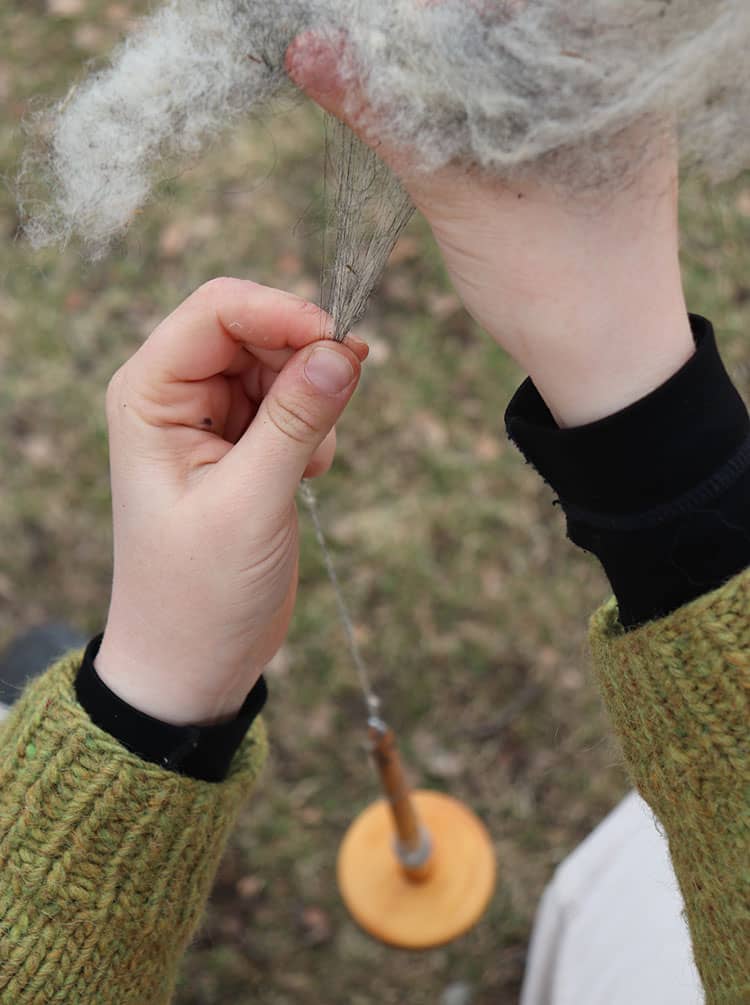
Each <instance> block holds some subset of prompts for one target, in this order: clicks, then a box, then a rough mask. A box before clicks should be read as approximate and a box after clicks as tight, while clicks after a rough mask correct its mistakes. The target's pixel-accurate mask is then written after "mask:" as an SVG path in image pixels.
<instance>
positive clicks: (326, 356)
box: [305, 346, 354, 394]
mask: <svg viewBox="0 0 750 1005" xmlns="http://www.w3.org/2000/svg"><path fill="white" fill-rule="evenodd" d="M305 376H306V377H307V379H308V380H309V381H310V383H311V384H314V385H315V387H317V388H318V390H319V391H323V393H324V394H338V393H339V391H343V390H344V388H345V387H348V386H349V385H350V384H351V382H352V381H353V380H354V369H353V367H352V365H351V363H350V362H349V360H348V359H347V358H346V356H342V355H341V353H338V352H336V351H335V350H333V349H324V348H323V346H318V347H316V348H315V349H313V351H312V352H311V353H310V355H309V357H308V360H307V362H306V363H305Z"/></svg>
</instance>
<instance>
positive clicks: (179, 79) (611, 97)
mask: <svg viewBox="0 0 750 1005" xmlns="http://www.w3.org/2000/svg"><path fill="white" fill-rule="evenodd" d="M306 28H313V29H315V30H316V31H318V32H320V33H323V34H329V35H330V36H331V37H332V38H336V39H341V37H342V35H343V36H345V37H346V39H347V45H346V50H345V56H344V60H343V65H342V74H343V76H344V78H345V79H348V80H350V81H352V82H353V81H354V80H355V79H356V80H357V81H358V82H359V83H360V85H361V86H362V88H363V89H364V92H365V94H366V95H367V97H368V98H369V101H370V104H371V106H372V107H373V108H374V109H375V112H376V114H378V115H380V117H381V119H382V123H383V129H384V131H385V132H387V133H388V134H389V139H393V140H396V141H397V142H403V143H408V144H409V145H410V146H411V147H412V148H415V147H416V149H418V150H419V153H420V157H421V160H422V164H423V167H424V170H426V171H429V170H433V169H435V168H438V167H440V166H441V165H444V164H446V163H447V162H451V161H461V162H466V163H471V164H473V165H479V166H480V167H481V168H483V169H485V170H487V171H489V172H493V173H495V174H497V175H499V176H512V175H513V174H514V173H516V172H519V171H525V170H527V169H529V168H531V169H533V168H534V167H535V165H537V166H539V167H540V168H543V170H545V171H546V172H548V173H550V172H551V174H552V176H553V180H554V176H557V180H559V181H560V183H561V184H564V185H573V186H576V187H586V186H593V185H598V184H601V183H602V180H605V181H607V182H610V181H611V182H616V180H617V176H618V172H619V171H620V170H621V168H620V166H619V165H618V163H617V161H616V159H615V158H613V157H612V155H611V154H610V153H609V152H608V151H609V150H610V149H611V147H610V145H608V140H609V139H611V138H612V137H613V136H615V135H616V134H618V133H619V132H620V131H622V130H623V129H625V128H627V127H628V126H629V125H631V124H633V123H634V122H636V121H638V120H639V119H641V118H643V117H644V116H647V115H648V116H652V117H653V118H654V121H658V122H662V123H669V124H670V125H673V126H674V127H675V128H676V131H677V134H678V136H679V139H680V144H681V154H682V157H683V160H684V162H685V163H689V164H690V165H693V166H697V167H698V168H700V169H702V170H704V171H705V172H707V173H708V174H709V175H711V176H713V177H715V178H717V179H718V178H722V177H727V176H730V175H733V174H735V173H737V172H738V171H739V170H741V169H743V168H745V167H747V166H748V165H749V164H750V122H748V118H749V109H750V69H749V57H748V53H750V3H748V0H494V2H493V0H445V2H437V0H391V2H386V0H307V2H304V0H263V2H260V0H170V2H168V3H167V4H165V5H164V6H163V7H161V8H160V9H158V10H157V11H156V12H155V13H154V14H153V15H151V16H150V17H149V18H147V19H145V20H144V21H143V22H142V23H141V24H140V26H139V27H138V28H137V30H136V31H135V32H134V33H133V34H132V36H131V37H129V38H128V39H126V40H125V41H124V42H123V43H122V45H121V46H120V47H119V48H118V49H117V50H116V51H115V52H114V53H113V55H112V58H111V61H110V63H109V65H108V66H106V67H104V68H102V69H101V70H99V71H98V72H95V73H94V74H93V75H92V76H90V77H89V78H88V79H87V80H85V81H84V82H83V83H81V84H80V85H79V86H77V87H76V88H74V89H73V90H72V91H71V93H70V94H68V96H67V97H66V98H65V99H64V100H62V101H61V102H60V103H59V104H57V105H56V106H54V107H52V108H50V109H48V110H47V111H46V112H42V113H40V114H39V115H38V117H37V119H36V120H35V121H34V122H33V123H32V132H34V133H35V134H36V138H35V139H34V140H33V141H32V144H31V148H30V152H29V154H28V156H27V159H26V161H25V163H24V165H23V168H22V176H21V184H20V191H21V193H22V195H21V201H22V203H23V205H22V210H23V212H24V216H25V219H26V228H27V233H28V234H29V236H30V238H31V239H32V241H33V242H34V243H35V244H36V245H43V244H48V243H52V242H60V241H62V242H65V241H66V240H67V239H68V238H70V237H71V236H72V235H73V234H74V233H75V234H77V235H79V236H80V237H81V238H82V239H83V241H84V242H85V243H86V244H87V245H88V248H89V250H90V251H91V252H92V253H93V254H94V255H96V254H98V253H101V252H102V251H104V250H105V249H106V247H107V245H108V244H109V242H110V241H111V239H112V238H113V237H114V236H116V235H117V234H118V233H119V232H121V231H122V230H123V229H124V228H126V227H127V225H128V223H129V222H130V221H131V220H132V218H133V214H134V213H135V211H136V210H137V209H138V208H139V207H140V206H141V205H142V204H143V203H144V202H145V201H146V200H147V199H148V196H149V193H150V191H151V189H152V187H153V185H154V182H155V181H156V180H158V179H159V178H160V177H163V176H164V175H165V174H167V173H168V172H169V171H170V170H174V168H175V166H176V165H178V164H179V163H180V162H181V161H183V160H184V159H186V158H194V157H196V156H197V155H198V154H199V153H200V151H201V150H202V149H203V148H204V147H205V146H206V145H207V144H210V143H211V142H212V141H213V140H214V139H215V138H216V137H217V136H218V135H219V133H220V132H221V130H223V129H225V128H226V127H227V126H230V125H232V124H237V123H238V122H239V121H241V119H242V118H243V117H244V116H246V115H248V114H250V113H255V112H257V111H259V110H261V109H262V108H263V107H265V106H266V105H268V103H269V102H270V101H271V100H272V99H273V98H274V97H275V96H276V95H278V94H279V93H280V92H282V91H283V90H284V89H286V88H290V87H291V85H290V84H289V83H288V81H287V79H286V77H285V74H284V72H283V57H284V53H285V51H286V48H287V46H288V44H289V43H290V42H291V41H292V40H293V39H294V38H295V37H296V35H298V34H299V32H300V31H302V30H304V29H306ZM352 151H353V148H350V149H349V150H348V152H346V153H345V158H344V159H345V163H344V168H343V170H344V172H345V173H346V172H347V171H350V169H351V167H352V164H353V163H354V162H353V161H352V159H351V158H352V157H353V156H355V154H354V153H353V152H352ZM356 156H359V155H356ZM347 164H348V167H347ZM355 166H356V167H357V170H360V169H361V168H362V165H361V164H358V165H355ZM40 179H41V181H42V183H43V186H44V188H43V192H42V194H41V195H39V193H38V192H36V193H35V196H34V198H31V197H30V196H28V195H26V196H25V197H24V195H23V193H24V191H25V188H26V183H27V182H28V181H29V180H32V181H33V182H34V185H35V186H37V188H38V183H39V181H40ZM350 180H351V179H350ZM388 200H389V204H390V205H391V209H390V210H389V213H390V216H391V217H392V223H391V226H392V227H393V226H396V225H398V226H401V225H402V224H403V217H404V214H405V213H406V214H407V218H408V213H407V210H406V205H405V203H404V201H403V196H402V195H399V194H398V187H397V186H396V187H395V189H394V190H393V191H392V192H391V193H390V195H389V196H388ZM394 200H395V201H394ZM387 215H388V214H387ZM391 243H392V242H391ZM382 250H383V249H382V248H381V249H380V251H381V252H382Z"/></svg>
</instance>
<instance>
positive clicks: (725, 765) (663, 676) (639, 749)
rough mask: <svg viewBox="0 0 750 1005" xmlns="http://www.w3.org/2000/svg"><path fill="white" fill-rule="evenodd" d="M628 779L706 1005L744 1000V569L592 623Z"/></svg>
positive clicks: (747, 598) (748, 780) (747, 961)
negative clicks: (669, 878)
mask: <svg viewBox="0 0 750 1005" xmlns="http://www.w3.org/2000/svg"><path fill="white" fill-rule="evenodd" d="M591 648H592V654H593V662H594V668H595V671H596V675H597V678H598V680H599V682H600V686H601V689H602V693H603V695H604V700H605V703H606V706H607V709H608V712H609V715H610V717H611V720H612V723H613V726H614V728H615V730H616V732H617V734H618V736H619V738H620V741H621V744H622V749H623V753H624V755H625V760H626V763H627V766H628V770H629V772H630V775H631V778H632V779H633V782H634V783H635V785H636V787H637V788H638V790H639V791H640V793H641V795H642V796H643V797H644V799H645V800H646V801H647V802H648V803H649V805H650V806H651V808H652V809H653V810H654V812H655V814H656V816H657V817H658V819H659V822H660V824H661V826H662V827H663V828H664V832H665V833H666V835H667V838H668V840H669V849H670V854H671V857H672V862H673V864H674V869H675V873H676V875H677V879H678V881H679V883H680V888H681V890H682V895H683V898H684V901H685V909H686V916H687V921H688V925H689V927H690V933H691V938H692V943H693V952H694V955H695V960H696V964H697V966H698V970H699V972H700V975H701V979H702V981H703V985H704V988H705V991H706V1001H707V1003H708V1005H740V1003H744V1002H747V1001H748V1000H750V956H749V955H748V946H750V881H749V880H748V861H749V860H750V804H749V803H748V792H750V750H749V744H748V722H749V721H750V572H745V573H743V574H742V575H740V576H738V577H736V578H735V579H733V580H732V581H731V582H730V583H728V584H726V585H725V586H723V587H722V588H721V589H719V590H717V591H715V592H713V593H710V594H707V595H706V596H703V597H700V598H699V599H697V600H695V601H693V602H692V603H690V604H687V605H685V606H684V607H681V608H680V609H679V610H677V611H676V612H674V613H673V614H671V615H669V616H668V617H666V618H663V619H661V620H659V621H654V622H651V623H649V624H647V625H644V626H643V627H642V628H639V629H637V630H635V631H633V632H627V633H626V632H624V631H623V629H622V626H621V625H620V623H619V621H618V618H617V608H616V605H615V604H614V602H611V603H609V604H608V605H606V606H605V607H603V608H602V609H601V610H600V611H599V612H598V613H597V614H596V615H595V617H594V619H593V621H592V626H591Z"/></svg>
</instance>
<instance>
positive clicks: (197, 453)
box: [96, 279, 367, 725]
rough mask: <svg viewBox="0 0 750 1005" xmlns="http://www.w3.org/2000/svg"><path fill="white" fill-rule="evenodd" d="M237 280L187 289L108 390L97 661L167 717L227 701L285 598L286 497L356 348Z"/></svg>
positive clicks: (301, 305)
mask: <svg viewBox="0 0 750 1005" xmlns="http://www.w3.org/2000/svg"><path fill="white" fill-rule="evenodd" d="M331 330H332V326H331V321H330V318H328V316H327V315H325V314H324V313H323V312H322V311H321V310H320V309H319V308H317V307H315V306H313V305H312V304H310V303H307V302H306V301H303V300H300V299H298V298H297V297H294V296H291V295H290V294H287V293H281V292H279V291H277V290H271V289H268V288H266V287H262V286H258V285H256V284H255V283H251V282H243V281H240V280H237V279H218V280H214V281H213V282H210V283H208V284H206V285H205V286H203V287H201V289H199V290H198V291H197V292H196V293H194V294H193V295H192V296H191V297H190V298H189V299H188V300H186V301H185V303H183V304H182V305H181V306H180V307H178V308H177V310H176V311H175V312H174V313H173V314H172V315H170V317H168V318H167V319H166V321H164V322H163V323H162V324H161V325H159V327H158V328H157V329H156V331H155V332H154V333H153V334H152V335H151V337H150V338H149V339H148V340H147V341H146V342H145V343H144V345H143V346H142V347H141V349H139V351H138V352H137V353H136V354H135V355H134V356H133V357H132V359H130V360H129V362H127V363H126V364H125V365H124V366H123V367H122V368H121V369H120V370H119V371H118V372H117V373H116V374H115V376H114V378H113V379H112V382H111V384H110V387H109V391H108V394H107V415H108V422H109V437H110V463H111V474H112V502H113V511H114V539H115V564H114V583H113V590H112V601H111V606H110V612H109V617H108V620H107V627H106V631H105V633H104V639H103V641H102V646H101V649H100V651H99V655H98V657H97V660H96V669H97V672H98V673H99V675H100V677H101V678H102V680H103V681H104V682H105V683H106V684H107V685H108V686H109V687H110V688H111V689H112V690H113V691H114V692H115V693H116V694H118V695H119V696H120V697H121V698H123V699H124V700H125V701H127V702H128V703H129V704H131V705H133V706H134V707H136V708H139V709H141V710H142V711H144V712H146V713H148V714H149V715H152V716H154V717H156V718H159V719H162V720H163V721H166V722H171V723H174V724H177V725H184V724H189V723H191V724H196V725H201V724H205V723H210V722H219V721H222V720H223V719H226V718H230V717H232V716H234V715H235V714H236V712H237V711H238V710H239V708H240V706H241V705H242V703H243V701H244V699H245V697H246V695H247V694H248V692H249V691H250V690H251V688H252V686H253V684H254V683H255V681H256V680H257V678H258V676H259V675H260V673H261V671H262V669H263V667H264V666H265V664H266V663H267V662H268V661H269V660H270V659H271V658H272V656H273V655H274V653H275V652H276V651H277V649H278V648H279V646H280V645H281V643H282V641H283V639H284V637H285V635H286V632H287V629H288V626H289V621H290V617H291V614H292V609H293V606H294V599H295V591H296V583H297V564H298V539H297V520H296V510H295V504H294V496H295V492H296V490H297V487H298V485H299V482H300V479H301V478H302V477H303V475H306V476H308V477H310V476H313V475H316V474H320V473H322V472H323V471H325V470H327V468H328V467H329V466H330V463H331V461H332V458H333V453H334V449H335V440H334V433H333V427H334V423H335V422H336V420H337V419H338V418H339V416H340V415H341V413H342V411H343V409H344V408H345V406H346V404H347V402H348V401H349V399H350V398H351V396H352V394H353V392H354V389H355V387H356V386H357V381H358V379H359V374H360V364H361V362H362V361H363V360H364V358H365V357H366V355H367V347H366V346H365V345H364V343H362V342H359V340H356V339H349V340H347V343H346V344H344V345H340V344H338V343H334V342H329V341H326V342H325V344H321V339H324V338H327V337H330V332H331Z"/></svg>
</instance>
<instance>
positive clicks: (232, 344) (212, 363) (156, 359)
mask: <svg viewBox="0 0 750 1005" xmlns="http://www.w3.org/2000/svg"><path fill="white" fill-rule="evenodd" d="M332 336H333V322H332V321H331V318H330V317H329V315H328V314H326V312H325V311H323V310H322V309H321V308H320V307H317V306H316V305H315V304H313V303H310V301H308V300H302V299H301V298H300V297H295V296H294V295H293V294H291V293H284V292H283V291H282V290H274V289H272V288H271V287H268V286H261V285H259V284H258V283H253V282H251V281H249V280H244V279H213V280H211V281H210V282H208V283H206V284H205V285H203V286H201V287H200V288H199V289H198V290H196V292H195V293H193V294H192V295H191V296H189V297H188V298H187V300H185V301H184V302H183V303H182V304H180V306H179V307H178V308H177V309H176V310H175V311H173V312H172V313H171V314H170V315H169V317H167V318H166V319H165V320H164V321H163V322H162V323H161V324H160V325H159V326H158V327H157V328H156V330H155V331H154V332H153V334H152V335H151V336H150V337H149V338H148V340H147V341H146V342H145V343H144V345H143V346H142V347H141V349H140V350H139V351H138V353H136V355H135V357H134V358H133V360H132V361H131V363H132V366H131V375H132V374H133V372H134V371H135V372H136V373H141V374H142V376H143V377H144V380H148V381H149V382H158V383H160V384H161V383H173V382H182V381H196V380H207V379H209V378H210V377H215V376H216V375H217V374H221V373H223V372H224V371H225V370H226V369H227V368H228V367H229V366H230V365H231V364H232V362H233V361H234V360H235V359H236V358H237V350H238V349H239V348H241V347H244V348H245V349H248V350H250V351H251V352H254V353H257V354H258V355H265V354H266V353H275V352H279V351H280V350H289V351H291V352H295V351H296V350H298V349H302V348H303V347H304V346H306V345H308V344H309V343H310V342H314V341H316V340H319V339H327V338H332Z"/></svg>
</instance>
